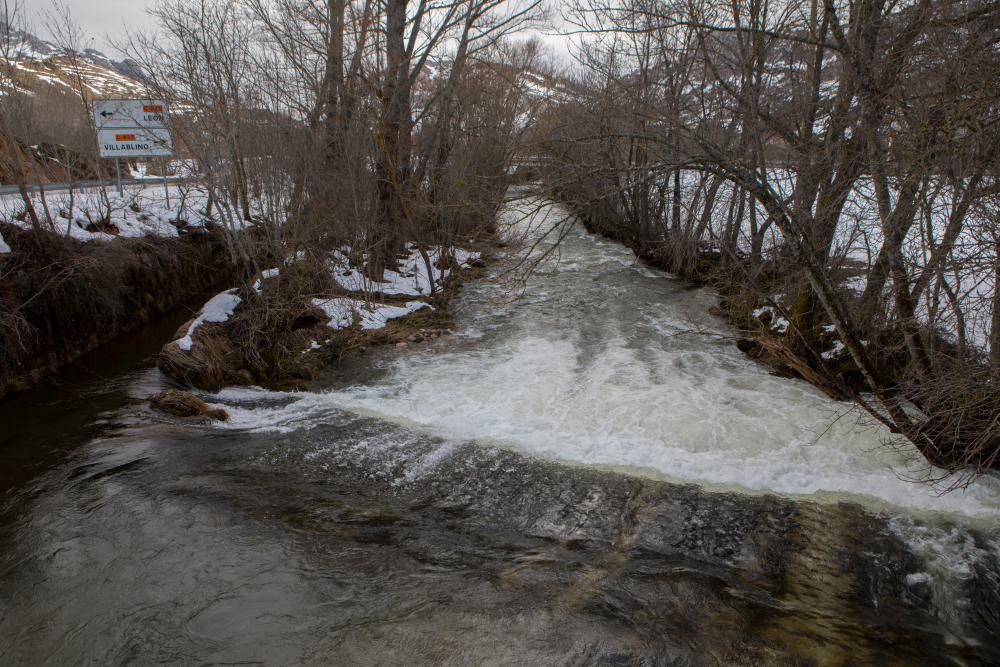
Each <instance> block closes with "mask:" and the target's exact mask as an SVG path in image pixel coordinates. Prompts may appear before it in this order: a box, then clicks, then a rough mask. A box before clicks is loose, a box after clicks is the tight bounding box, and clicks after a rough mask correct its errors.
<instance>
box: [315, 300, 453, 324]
mask: <svg viewBox="0 0 1000 667" xmlns="http://www.w3.org/2000/svg"><path fill="white" fill-rule="evenodd" d="M313 305H314V306H316V307H317V308H319V309H320V310H322V311H323V312H324V313H325V314H326V316H327V317H328V318H330V319H329V322H327V326H329V327H330V328H331V329H346V328H348V327H350V326H351V325H352V324H354V322H355V320H357V321H358V322H359V323H360V325H361V328H362V329H364V330H366V331H374V330H376V329H382V328H384V327H385V325H386V323H387V322H388V321H389V320H395V319H398V318H400V317H406V316H407V315H409V314H411V313H415V312H417V311H418V310H423V309H424V308H431V309H432V310H433V307H432V306H431V305H430V304H428V303H424V302H423V301H407V302H406V304H404V305H402V306H392V305H387V304H374V303H371V302H367V301H363V300H361V299H351V298H349V297H334V298H332V299H313Z"/></svg>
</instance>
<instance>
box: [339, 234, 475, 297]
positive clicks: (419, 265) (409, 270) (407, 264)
mask: <svg viewBox="0 0 1000 667" xmlns="http://www.w3.org/2000/svg"><path fill="white" fill-rule="evenodd" d="M406 249H407V251H408V252H409V255H407V256H406V257H405V258H404V259H403V260H402V261H401V262H400V264H399V267H398V270H392V269H386V270H384V271H383V272H382V280H372V279H370V278H368V277H367V276H365V275H364V273H362V272H361V271H359V270H358V269H357V268H354V267H352V266H351V265H350V259H349V258H348V256H347V255H346V254H345V253H344V252H341V251H336V252H334V255H333V259H331V260H330V271H331V273H332V274H333V279H334V280H335V281H336V283H337V285H338V286H340V287H341V288H342V289H345V290H347V291H348V292H364V293H366V294H371V293H375V292H379V293H381V294H384V295H386V296H427V295H429V294H433V293H434V291H435V290H436V289H437V287H438V286H440V284H441V283H442V282H443V281H444V280H445V279H446V278H448V275H449V274H450V271H449V270H448V269H441V268H438V265H439V264H440V263H441V259H442V258H443V257H447V256H448V255H453V256H454V258H455V263H456V264H457V265H458V266H459V268H463V269H464V268H468V267H469V265H470V263H471V262H473V261H475V260H478V259H479V258H480V253H478V252H471V251H468V250H462V249H461V248H454V249H449V250H442V249H441V248H437V249H434V250H430V251H428V252H427V259H426V260H425V259H424V257H423V255H422V254H421V253H420V250H419V249H418V248H417V246H416V245H415V244H413V243H410V244H407V246H406ZM428 263H429V264H430V267H428Z"/></svg>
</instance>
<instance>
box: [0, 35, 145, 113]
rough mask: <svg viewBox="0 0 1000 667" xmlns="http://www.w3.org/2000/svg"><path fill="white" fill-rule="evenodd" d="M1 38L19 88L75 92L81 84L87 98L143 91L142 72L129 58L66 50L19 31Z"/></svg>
mask: <svg viewBox="0 0 1000 667" xmlns="http://www.w3.org/2000/svg"><path fill="white" fill-rule="evenodd" d="M4 41H5V42H6V45H7V47H8V48H7V58H8V59H9V61H10V62H11V64H12V65H13V75H14V78H15V80H16V85H17V87H18V88H22V89H24V90H29V91H32V92H36V93H37V92H65V93H76V92H77V90H78V88H79V87H81V86H82V88H83V91H84V94H85V95H86V96H87V97H89V98H113V97H135V96H139V97H141V96H143V95H144V94H145V92H144V91H145V90H146V85H145V82H144V81H143V78H142V72H141V70H140V68H139V66H138V65H137V64H136V63H135V62H133V61H131V60H113V59H111V58H109V57H108V56H106V55H104V54H103V53H101V52H100V51H97V50H96V49H84V50H82V51H79V52H71V51H67V50H65V49H62V48H59V47H58V46H56V45H55V44H52V43H51V42H48V41H45V40H44V39H41V38H39V37H36V36H34V35H31V34H29V33H26V32H22V31H12V32H11V33H10V34H9V35H8V36H7V38H6V39H5V40H4ZM52 88H55V89H56V91H52V90H51V89H52Z"/></svg>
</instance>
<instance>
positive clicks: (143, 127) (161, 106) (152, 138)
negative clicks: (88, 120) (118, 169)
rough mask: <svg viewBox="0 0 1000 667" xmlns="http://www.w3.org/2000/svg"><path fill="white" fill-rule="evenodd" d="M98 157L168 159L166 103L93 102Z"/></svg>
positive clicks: (170, 147) (168, 135)
mask: <svg viewBox="0 0 1000 667" xmlns="http://www.w3.org/2000/svg"><path fill="white" fill-rule="evenodd" d="M94 121H95V123H96V125H97V147H98V151H99V153H100V156H101V157H110V158H123V157H125V158H134V157H170V156H171V155H173V140H172V138H171V136H170V115H169V113H168V110H167V102H166V100H94Z"/></svg>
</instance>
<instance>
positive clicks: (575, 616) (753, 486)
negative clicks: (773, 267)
mask: <svg viewBox="0 0 1000 667" xmlns="http://www.w3.org/2000/svg"><path fill="white" fill-rule="evenodd" d="M503 218H504V219H503V222H505V223H506V224H508V225H509V227H510V230H511V232H510V233H512V234H513V235H514V236H520V237H523V241H522V243H520V244H519V243H517V242H515V241H512V243H511V245H512V249H511V251H510V252H509V253H508V256H507V257H506V259H505V260H503V261H500V262H498V263H496V264H495V265H493V266H492V267H491V269H490V270H491V272H492V274H493V275H492V279H491V278H486V279H482V280H478V281H475V282H472V283H470V284H467V285H466V286H465V288H464V290H463V293H462V295H461V297H460V298H459V300H458V303H457V304H456V335H455V336H449V337H447V338H441V339H438V340H436V341H435V342H434V343H432V344H427V345H423V346H411V347H409V348H406V349H391V350H380V351H376V352H370V353H368V354H365V355H358V356H356V357H352V358H350V359H347V360H345V361H344V363H342V364H339V365H337V366H336V367H334V368H331V369H330V370H329V371H328V373H327V374H326V376H325V377H324V378H323V379H322V381H321V382H319V383H318V385H317V386H316V387H315V388H314V389H313V390H312V391H309V392H298V393H282V392H271V391H265V390H260V389H232V390H225V391H223V392H221V393H220V394H218V395H215V396H206V398H207V399H208V400H209V401H211V402H213V403H215V404H219V405H221V406H223V407H225V408H226V409H227V410H228V411H229V412H230V414H231V415H232V420H231V421H230V422H229V423H228V424H225V425H206V424H190V423H180V422H177V421H175V420H172V419H169V418H166V417H163V416H161V415H158V414H156V413H153V412H152V411H150V410H149V408H148V407H147V406H146V404H145V403H144V399H145V398H146V397H148V396H149V395H150V394H152V393H153V392H155V391H158V390H159V389H161V388H162V387H163V386H164V384H163V381H162V379H161V378H160V377H159V375H158V374H157V372H156V370H155V369H154V368H152V365H151V362H150V360H149V357H148V356H147V352H148V351H150V350H147V349H146V348H145V347H143V346H144V345H145V346H149V347H154V346H152V344H151V341H155V342H156V343H158V342H159V341H161V340H162V337H161V338H157V337H156V336H154V335H151V334H150V333H148V332H147V333H144V334H142V337H143V338H142V340H133V341H132V342H133V343H134V344H135V348H134V349H131V350H130V351H127V353H126V352H123V353H122V355H123V356H122V358H123V359H126V360H129V361H127V363H126V362H122V363H123V364H124V365H125V366H126V367H129V370H123V369H119V368H116V367H108V366H104V367H103V370H102V375H101V377H100V378H99V379H98V380H89V381H87V382H79V383H77V384H72V383H70V386H69V388H67V389H63V390H58V391H57V390H46V391H42V392H34V393H32V394H27V395H25V396H22V397H17V398H15V399H14V400H13V401H8V402H7V403H6V404H5V405H3V406H0V420H2V422H0V428H2V429H3V434H4V436H5V442H3V443H2V444H3V447H2V449H0V453H2V455H3V456H4V458H5V464H4V466H3V467H0V472H2V473H3V474H2V476H0V484H2V485H3V486H2V490H3V491H4V495H3V496H2V498H0V500H2V505H0V545H2V547H0V664H4V665H6V664H95V665H107V664H151V663H168V664H268V665H287V664H320V665H325V664H344V665H354V664H358V665H375V664H386V665H388V664H448V665H474V664H496V665H521V664H524V665H543V664H544V665H548V664H558V665H563V664H572V665H590V664H602V665H603V664H609V665H661V664H663V665H770V664H777V665H785V664H795V665H843V664H857V665H867V664H900V665H912V664H932V665H936V664H998V663H1000V547H998V545H1000V535H998V515H1000V485H998V484H997V483H996V480H993V479H983V480H979V481H977V482H975V483H974V484H972V485H971V486H969V488H967V489H965V490H964V491H955V492H952V493H949V494H946V495H940V494H939V493H938V492H937V491H936V490H935V489H934V488H933V487H929V486H926V485H917V484H913V483H912V482H910V481H907V479H906V478H908V477H912V476H914V475H919V474H921V473H922V471H921V470H920V469H919V465H917V464H916V463H915V461H914V459H913V457H912V453H911V452H909V451H908V450H907V448H906V447H904V446H902V445H898V444H897V445H896V446H894V447H889V446H887V444H886V443H887V439H888V434H886V433H884V432H882V431H880V430H879V429H877V428H874V427H872V426H870V425H866V424H864V423H859V421H858V419H857V416H856V415H854V414H853V413H851V412H850V411H849V410H848V406H846V405H843V404H838V403H835V402H833V401H830V400H829V399H827V398H826V397H825V396H824V395H823V394H821V393H820V392H819V391H817V390H815V389H814V388H812V387H810V386H809V385H807V384H804V383H802V382H799V381H794V380H787V379H782V378H778V377H774V376H772V375H769V374H768V373H767V372H766V370H765V369H763V368H761V367H759V366H757V365H756V364H755V363H753V362H752V361H750V360H748V359H747V358H745V357H744V356H743V355H742V354H741V353H740V352H739V351H738V350H736V348H735V346H734V344H733V341H732V335H733V332H732V331H731V330H729V329H728V327H727V326H726V325H725V324H724V323H723V322H722V321H721V320H719V319H717V318H716V317H715V316H713V315H711V314H710V310H711V307H712V305H713V303H714V295H713V294H712V293H711V292H710V291H708V290H706V289H697V288H692V287H691V286H689V285H687V284H685V283H684V282H683V281H681V280H678V279H676V278H674V277H672V276H670V275H668V274H665V273H661V272H658V271H653V270H650V269H648V268H645V267H643V266H641V265H640V264H638V263H637V262H636V261H635V259H634V258H633V256H632V254H631V253H630V252H629V251H628V250H626V249H625V248H623V247H621V246H620V245H618V244H616V243H613V242H611V241H607V240H604V239H601V238H597V237H594V236H592V235H589V234H587V233H585V232H584V231H583V230H582V229H581V228H580V227H579V226H570V225H568V224H563V225H558V226H556V227H553V225H554V224H555V223H557V222H559V221H560V220H563V219H564V218H565V214H564V212H563V211H561V209H560V208H559V207H558V206H554V205H551V204H550V203H547V202H543V201H535V200H531V199H522V200H517V201H514V202H512V203H511V204H510V205H509V206H508V208H507V209H506V210H505V211H504V213H503ZM549 229H552V230H553V231H552V232H551V233H549V234H548V235H546V234H545V230H549ZM558 235H564V236H565V238H564V239H563V240H562V242H561V243H560V244H559V245H558V247H557V248H555V247H554V243H555V240H556V236H558ZM532 244H534V250H533V255H531V256H533V257H541V254H542V252H543V251H546V250H550V251H552V252H550V253H549V254H548V255H547V256H546V257H545V258H544V259H543V260H542V261H541V263H540V264H539V265H538V266H537V267H536V268H535V270H534V271H533V272H532V273H531V274H530V276H528V277H527V279H526V281H525V282H524V283H523V284H519V285H518V286H517V289H513V288H512V283H511V281H510V280H509V279H503V280H501V278H502V277H504V276H509V275H511V271H512V270H513V268H514V267H513V265H514V264H515V263H516V262H517V261H518V258H519V257H521V258H523V256H524V254H525V253H527V252H528V250H527V248H528V247H530V246H531V245H532ZM514 273H515V274H516V273H517V272H514ZM137 359H142V361H137ZM68 382H69V381H68Z"/></svg>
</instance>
